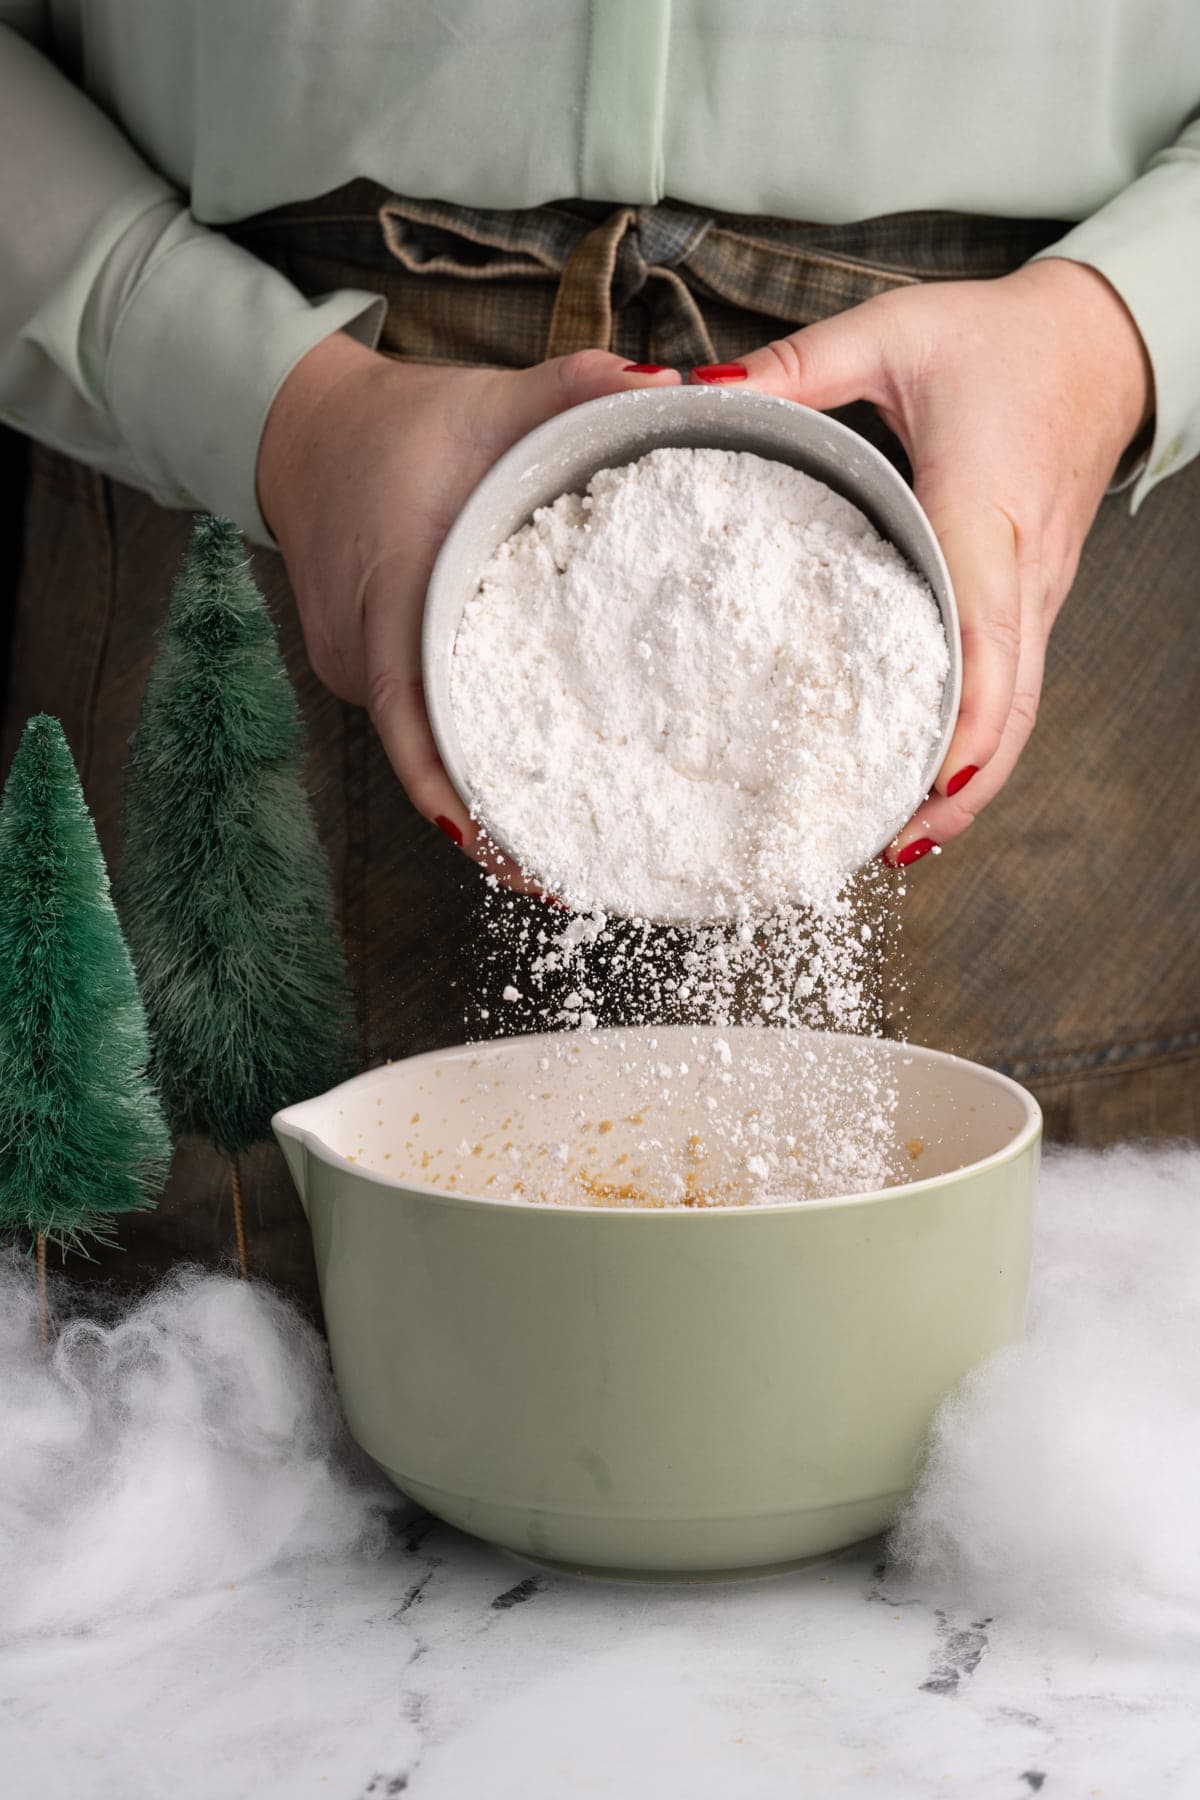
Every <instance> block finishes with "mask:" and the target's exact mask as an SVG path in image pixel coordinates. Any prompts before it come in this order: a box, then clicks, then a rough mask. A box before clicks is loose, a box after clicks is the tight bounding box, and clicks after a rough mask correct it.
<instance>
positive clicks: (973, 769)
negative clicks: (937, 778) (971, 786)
mask: <svg viewBox="0 0 1200 1800" xmlns="http://www.w3.org/2000/svg"><path fill="white" fill-rule="evenodd" d="M978 773H979V766H978V764H977V763H968V764H967V766H966V768H965V769H960V770H959V771H958V774H957V775H952V776H951V777H950V779H949V781H948V782H947V783H946V793H947V795H948V796H949V795H954V794H961V792H962V790H963V789H964V788H965V787H966V785H967V783H968V781H970V779H971V777H972V775H978Z"/></svg>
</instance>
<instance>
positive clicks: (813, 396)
mask: <svg viewBox="0 0 1200 1800" xmlns="http://www.w3.org/2000/svg"><path fill="white" fill-rule="evenodd" d="M884 344H885V339H884V332H883V329H882V322H881V320H880V317H879V313H878V311H877V310H876V309H875V308H874V307H873V305H872V303H871V302H870V301H869V300H868V301H864V302H863V303H862V305H861V306H852V307H850V308H848V310H847V311H846V312H843V313H835V315H834V316H833V318H831V319H821V320H819V321H818V323H817V324H815V325H806V326H804V328H803V329H802V330H800V331H793V332H792V333H791V335H790V336H789V337H785V338H777V339H776V341H775V342H774V343H773V344H764V345H763V347H762V349H761V350H752V351H751V352H750V354H749V356H743V357H742V359H741V363H742V367H743V368H744V369H745V371H746V380H747V385H748V386H749V387H752V388H755V389H757V391H758V392H759V393H761V394H778V395H779V396H780V398H781V399H783V400H798V401H800V403H801V404H802V405H804V406H811V407H814V408H815V409H816V411H818V412H828V411H830V409H831V408H833V407H835V406H849V405H850V403H851V401H853V400H872V401H875V402H876V403H877V404H879V403H881V402H882V400H883V397H884V390H885V371H884V360H883V359H884Z"/></svg>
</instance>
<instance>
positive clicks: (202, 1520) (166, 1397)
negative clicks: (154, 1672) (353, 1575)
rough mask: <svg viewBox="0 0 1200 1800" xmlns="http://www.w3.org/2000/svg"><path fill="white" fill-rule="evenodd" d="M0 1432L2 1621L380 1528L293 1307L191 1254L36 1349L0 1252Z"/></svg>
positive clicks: (42, 1623) (325, 1547) (391, 1501)
mask: <svg viewBox="0 0 1200 1800" xmlns="http://www.w3.org/2000/svg"><path fill="white" fill-rule="evenodd" d="M51 1295H52V1305H53V1306H54V1307H55V1308H56V1309H61V1308H62V1306H64V1305H65V1304H67V1298H66V1296H65V1294H64V1295H57V1294H56V1292H55V1289H54V1288H53V1287H52V1289H51ZM0 1444H2V1445H3V1451H2V1453H0V1636H3V1637H11V1636H15V1635H18V1634H23V1633H28V1632H39V1631H53V1630H63V1629H67V1630H98V1629H101V1628H102V1627H103V1626H104V1625H106V1624H107V1623H109V1622H110V1621H111V1620H112V1619H114V1618H116V1617H119V1616H120V1615H122V1614H128V1613H132V1612H140V1611H142V1610H144V1609H147V1608H150V1607H153V1606H155V1605H156V1604H158V1603H160V1602H162V1601H164V1600H167V1599H170V1598H172V1597H174V1596H177V1595H181V1594H185V1593H198V1592H200V1591H203V1590H207V1589H212V1588H216V1587H218V1586H222V1585H225V1584H228V1583H231V1582H237V1581H245V1580H246V1579H248V1578H249V1577H250V1576H252V1575H255V1574H258V1573H259V1572H261V1571H262V1570H264V1569H267V1568H269V1567H271V1566H272V1565H274V1564H276V1563H279V1562H283V1561H285V1560H288V1559H291V1558H295V1557H307V1556H321V1557H337V1556H342V1555H345V1554H347V1553H349V1552H351V1551H353V1550H355V1549H360V1550H363V1551H369V1550H372V1549H377V1548H380V1547H381V1546H382V1543H383V1541H384V1538H385V1536H386V1526H385V1524H384V1520H383V1510H382V1509H383V1508H385V1507H387V1506H389V1505H395V1504H396V1500H397V1497H396V1495H395V1494H394V1493H391V1491H390V1490H388V1489H386V1488H384V1487H383V1485H382V1484H381V1482H380V1479H379V1477H378V1476H377V1475H375V1474H374V1473H373V1472H372V1473H369V1474H368V1473H366V1472H365V1470H364V1467H363V1459H360V1458H357V1457H356V1456H355V1455H354V1454H353V1453H352V1452H351V1450H350V1448H349V1445H348V1441H347V1438H346V1433H345V1427H344V1425H343V1424H342V1421H341V1417H340V1414H339V1412H338V1408H337V1401H336V1399H335V1396H334V1392H333V1383H332V1380H331V1378H330V1375H329V1370H328V1363H327V1358H326V1351H325V1346H324V1344H323V1343H322V1341H321V1339H320V1338H319V1337H318V1335H317V1333H316V1332H315V1331H314V1330H313V1329H312V1327H311V1326H310V1325H308V1324H306V1323H305V1321H304V1320H302V1319H301V1318H300V1317H299V1315H298V1314H297V1313H296V1312H295V1311H294V1310H293V1309H292V1308H291V1307H290V1306H288V1305H287V1304H286V1303H285V1302H284V1301H283V1300H281V1299H280V1298H278V1297H277V1296H276V1295H274V1294H273V1293H271V1291H270V1290H269V1289H266V1288H264V1287H262V1286H260V1285H258V1284H257V1283H251V1282H244V1281H238V1280H234V1279H230V1278H229V1277H227V1276H221V1275H205V1274H200V1273H198V1272H195V1271H192V1272H189V1273H183V1274H180V1275H177V1276H176V1277H174V1278H173V1279H172V1280H171V1281H169V1282H168V1283H166V1284H165V1285H164V1286H163V1287H162V1288H160V1289H159V1290H158V1291H157V1293H155V1294H153V1295H151V1296H150V1297H149V1298H148V1299H146V1300H143V1301H141V1302H140V1303H138V1304H136V1305H135V1306H134V1307H133V1308H132V1309H131V1310H130V1311H128V1312H127V1313H126V1314H125V1315H124V1316H123V1317H121V1318H119V1319H117V1320H116V1321H115V1322H113V1323H109V1324H104V1323H100V1322H98V1321H97V1320H95V1319H89V1318H86V1317H76V1318H74V1319H72V1320H71V1321H70V1322H68V1323H66V1324H65V1325H63V1326H62V1327H61V1329H60V1330H59V1332H58V1334H57V1336H56V1337H55V1340H54V1343H53V1348H52V1350H51V1352H50V1354H49V1356H47V1355H46V1354H45V1353H44V1352H43V1351H42V1349H41V1347H40V1345H39V1342H38V1330H37V1309H36V1300H35V1296H34V1292H33V1284H32V1281H31V1280H30V1277H29V1272H28V1269H27V1268H25V1267H22V1266H15V1267H14V1266H13V1265H12V1264H8V1265H0Z"/></svg>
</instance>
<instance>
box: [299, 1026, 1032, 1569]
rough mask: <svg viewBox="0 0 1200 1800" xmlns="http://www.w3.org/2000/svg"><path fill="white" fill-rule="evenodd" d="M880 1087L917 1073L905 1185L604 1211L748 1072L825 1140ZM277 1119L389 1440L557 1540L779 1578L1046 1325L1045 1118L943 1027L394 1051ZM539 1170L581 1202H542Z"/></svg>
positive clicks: (484, 1516) (482, 1508)
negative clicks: (970, 1377)
mask: <svg viewBox="0 0 1200 1800" xmlns="http://www.w3.org/2000/svg"><path fill="white" fill-rule="evenodd" d="M647 1071H658V1072H659V1074H662V1075H663V1076H664V1078H663V1079H661V1080H660V1079H659V1078H658V1075H653V1076H651V1077H650V1078H648V1075H647ZM864 1079H866V1080H867V1081H868V1082H869V1083H870V1084H873V1085H874V1087H875V1088H876V1089H877V1090H880V1089H884V1088H891V1089H893V1090H894V1091H895V1093H896V1095H897V1100H896V1108H895V1123H894V1141H893V1143H892V1145H891V1148H890V1150H889V1157H890V1166H891V1169H892V1172H893V1173H892V1179H893V1180H894V1181H895V1182H896V1183H897V1184H896V1185H892V1186H887V1187H884V1188H882V1189H881V1190H878V1191H875V1192H871V1193H860V1194H853V1195H850V1196H847V1197H840V1198H836V1199H825V1200H810V1201H797V1202H788V1203H786V1204H775V1205H756V1204H740V1205H730V1206H722V1207H712V1208H705V1207H695V1206H673V1207H667V1208H663V1207H657V1208H656V1207H653V1206H641V1205H629V1204H625V1205H621V1204H616V1205H599V1204H597V1203H596V1198H597V1197H598V1196H608V1197H609V1198H610V1199H616V1200H618V1201H619V1200H620V1198H621V1197H622V1196H623V1195H627V1194H628V1192H629V1191H630V1190H631V1189H632V1190H633V1191H635V1192H638V1193H644V1194H645V1195H646V1196H649V1197H653V1196H656V1195H657V1196H661V1195H662V1194H663V1193H664V1192H666V1191H668V1189H667V1185H666V1184H667V1183H668V1182H669V1179H670V1172H671V1171H672V1170H675V1171H677V1170H678V1168H679V1166H680V1163H681V1160H683V1159H686V1154H687V1150H688V1146H689V1145H690V1144H692V1143H693V1142H694V1141H695V1138H696V1135H697V1134H699V1133H702V1132H703V1131H704V1130H705V1129H706V1122H707V1120H708V1119H709V1117H710V1109H709V1105H708V1104H707V1097H708V1096H709V1095H710V1094H711V1092H712V1089H713V1084H714V1083H715V1082H723V1083H725V1087H724V1088H723V1089H722V1090H721V1094H722V1105H723V1106H724V1107H726V1108H729V1107H736V1106H738V1105H740V1106H742V1107H743V1108H744V1109H746V1110H749V1111H753V1110H754V1108H753V1104H752V1103H753V1102H754V1099H755V1096H756V1094H757V1095H758V1096H759V1097H760V1098H761V1099H762V1100H763V1102H764V1103H765V1104H767V1105H768V1107H769V1109H770V1112H771V1116H772V1117H773V1118H774V1119H776V1120H779V1119H780V1118H783V1119H785V1120H786V1119H790V1120H791V1121H792V1122H793V1123H794V1125H795V1131H794V1133H793V1135H794V1137H795V1140H796V1143H797V1146H798V1148H797V1152H796V1154H797V1157H798V1159H799V1162H800V1163H803V1161H804V1159H805V1157H806V1155H807V1153H808V1150H809V1149H811V1151H812V1153H813V1155H814V1156H819V1154H820V1152H821V1146H822V1144H826V1143H835V1142H836V1141H837V1134H838V1133H839V1132H842V1133H844V1132H846V1131H848V1130H849V1131H853V1130H854V1128H855V1118H854V1109H855V1104H856V1102H855V1098H854V1096H855V1095H856V1094H860V1093H861V1092H862V1091H863V1082H864ZM274 1127H275V1132H276V1135H277V1136H278V1138H279V1141H280V1143H281V1145H282V1147H283V1150H284V1154H285V1155H286V1157H287V1160H288V1164H289V1167H290V1168H291V1171H292V1174H293V1176H294V1178H295V1181H296V1185H297V1187H298V1189H299V1191H300V1195H301V1198H302V1200H303V1202H304V1206H305V1209H306V1211H307V1213H308V1217H309V1220H310V1222H311V1225H312V1232H313V1241H314V1245H315V1249H316V1259H317V1269H318V1272H319V1276H320V1282H321V1293H322V1297H323V1301H324V1307H325V1317H326V1323H327V1326H328V1331H329V1342H330V1349H331V1353H332V1358H333V1367H334V1372H335V1375H336V1379H337V1384H338V1389H339V1392H340V1394H341V1398H342V1402H343V1405H344V1408H345V1412H346V1416H347V1419H348V1421H349V1424H350V1429H351V1431H352V1432H353V1434H354V1436H355V1438H356V1439H357V1440H358V1442H359V1443H360V1444H361V1445H362V1446H363V1448H364V1449H365V1450H367V1451H368V1452H369V1454H370V1455H371V1456H372V1457H373V1458H374V1459H375V1460H376V1461H377V1462H378V1463H379V1464H380V1466H381V1467H382V1468H383V1469H384V1470H385V1471H386V1473H387V1474H388V1475H389V1476H390V1477H391V1479H392V1480H393V1481H394V1482H395V1483H396V1485H397V1486H398V1487H399V1488H401V1489H402V1490H403V1491H404V1492H405V1493H406V1494H408V1495H410V1496H411V1497H412V1498H413V1499H414V1500H416V1501H418V1502H419V1503H420V1504H422V1505H423V1506H425V1507H427V1508H428V1509H429V1510H430V1511H431V1512H434V1513H437V1514H439V1515H440V1516H441V1517H442V1518H443V1519H446V1520H448V1521H449V1522H450V1523H451V1524H453V1525H457V1526H460V1527H461V1528H462V1529H463V1530H465V1531H469V1532H474V1533H475V1534H476V1535H477V1536H479V1537H482V1538H487V1539H489V1540H491V1541H492V1542H494V1543H497V1544H502V1545H506V1546H507V1547H508V1548H510V1549H512V1550H515V1551H518V1552H520V1553H521V1554H523V1555H525V1556H529V1557H533V1558H535V1559H538V1560H542V1561H547V1562H552V1563H555V1564H562V1565H568V1566H570V1567H572V1568H581V1569H590V1570H594V1571H608V1572H622V1573H635V1572H636V1573H642V1574H658V1575H679V1574H684V1573H687V1574H700V1573H714V1572H717V1571H734V1570H738V1571H752V1570H756V1569H764V1568H768V1567H775V1566H778V1565H780V1564H786V1563H789V1562H793V1561H797V1560H799V1559H803V1558H806V1557H810V1556H814V1555H818V1554H821V1553H824V1552H827V1551H829V1550H832V1549H834V1548H836V1547H838V1546H840V1545H844V1544H848V1543H851V1542H854V1541H855V1540H857V1539H860V1538H863V1537H867V1536H870V1535H871V1534H873V1533H875V1532H878V1531H880V1530H882V1529H884V1528H885V1527H886V1526H887V1525H888V1524H889V1523H890V1522H891V1521H892V1519H893V1518H894V1516H895V1514H896V1512H897V1509H898V1508H899V1506H900V1504H901V1502H902V1501H903V1500H904V1498H905V1496H906V1495H907V1494H908V1492H909V1491H910V1489H911V1487H912V1484H913V1482H914V1479H915V1477H916V1474H917V1472H918V1468H919V1463H920V1457H921V1452H922V1446H923V1442H924V1439H925V1435H926V1432H927V1429H928V1426H929V1423H930V1420H931V1418H932V1415H933V1413H934V1411H935V1409H936V1408H937V1406H938V1404H939V1402H940V1401H941V1400H942V1399H943V1398H944V1397H945V1396H946V1394H948V1393H949V1392H950V1390H951V1389H952V1388H953V1387H955V1385H956V1384H957V1383H958V1382H959V1380H960V1379H961V1378H962V1377H963V1376H964V1375H965V1374H966V1373H967V1371H968V1370H969V1369H971V1368H972V1367H974V1365H975V1364H977V1363H978V1362H979V1361H980V1360H981V1359H982V1358H983V1357H985V1356H987V1355H988V1354H989V1352H991V1351H993V1350H995V1349H996V1348H997V1347H998V1346H999V1345H1001V1344H1004V1343H1006V1342H1007V1341H1009V1340H1010V1339H1012V1338H1013V1337H1015V1336H1017V1335H1018V1334H1019V1333H1020V1331H1021V1329H1022V1323H1023V1318H1024V1310H1025V1297H1026V1286H1027V1280H1028V1270H1029V1258H1030V1242H1031V1231H1032V1218H1033V1206H1034V1194H1035V1187H1036V1180H1037V1164H1038V1147H1039V1139H1040V1135H1041V1116H1040V1113H1039V1110H1038V1107H1037V1104H1036V1102H1035V1101H1034V1100H1033V1099H1032V1098H1031V1096H1030V1095H1029V1094H1027V1093H1026V1092H1025V1091H1024V1090H1023V1089H1022V1088H1020V1087H1018V1086H1017V1085H1016V1084H1015V1083H1014V1082H1012V1081H1009V1080H1007V1079H1006V1078H1005V1077H1004V1076H1001V1075H997V1074H994V1073H993V1072H991V1071H990V1070H987V1069H983V1068H980V1067H978V1066H976V1065H975V1064H972V1063H968V1062H964V1061H961V1060H960V1059H958V1058H956V1057H953V1056H947V1055H944V1054H942V1053H940V1052H938V1051H934V1050H924V1049H917V1048H914V1047H912V1046H907V1045H902V1044H895V1043H888V1042H881V1041H875V1040H866V1039H858V1038H845V1037H841V1036H840V1035H838V1034H836V1033H817V1034H808V1033H802V1032H798V1033H785V1032H782V1031H769V1030H765V1029H761V1028H755V1027H743V1028H739V1029H737V1030H725V1031H718V1030H714V1029H711V1028H698V1027H686V1026H679V1027H671V1028H669V1029H655V1030H649V1029H639V1030H631V1031H601V1032H596V1033H593V1034H591V1035H590V1036H584V1035H582V1034H579V1035H576V1034H570V1035H563V1034H556V1035H553V1036H528V1037H520V1038H509V1039H502V1040H500V1041H498V1042H494V1043H489V1044H484V1045H476V1046H473V1047H468V1048H461V1049H453V1050H446V1051H438V1052H435V1053H433V1054H431V1055H428V1056H417V1057H412V1058H410V1059H409V1060H407V1061H404V1062H397V1063H393V1064H390V1065H389V1066H387V1067H386V1068H382V1069H374V1070H372V1071H370V1072H369V1073H367V1074H365V1075H360V1076H358V1077H356V1078H355V1079H354V1080H353V1081H348V1082H346V1083H344V1084H343V1085H342V1086H341V1087H338V1088H334V1089H333V1090H332V1091H331V1092H330V1093H328V1094H324V1095H322V1096H321V1097H320V1098H318V1099H314V1100H308V1101H305V1102H303V1103H302V1104H301V1105H298V1106H293V1107H288V1108H287V1109H286V1110H285V1111H283V1112H281V1113H279V1114H278V1115H277V1116H276V1118H275V1121H274ZM718 1161H719V1152H718ZM736 1173H737V1171H736V1169H734V1168H733V1166H732V1164H730V1166H729V1167H726V1168H724V1169H722V1168H719V1167H717V1166H716V1165H713V1166H711V1167H710V1166H707V1165H706V1169H705V1182H706V1183H707V1182H709V1181H710V1180H713V1181H716V1182H717V1183H718V1184H719V1183H720V1182H721V1181H726V1182H728V1181H729V1180H732V1179H733V1178H734V1177H735V1176H736ZM914 1177H915V1178H914ZM517 1179H521V1180H523V1181H524V1182H525V1183H526V1184H527V1191H528V1192H530V1193H532V1192H535V1191H537V1189H538V1186H539V1183H541V1184H542V1185H545V1184H547V1183H549V1184H551V1185H556V1187H557V1190H558V1191H559V1192H560V1193H563V1194H567V1195H568V1196H570V1195H572V1194H574V1195H575V1196H576V1197H575V1199H574V1200H573V1201H572V1200H570V1199H568V1200H565V1201H563V1200H560V1201H559V1202H558V1203H556V1204H548V1203H540V1204H539V1203H531V1202H530V1201H529V1200H525V1199H521V1198H512V1197H511V1191H512V1183H513V1182H514V1180H517ZM505 1190H507V1191H508V1193H509V1195H510V1197H508V1198H496V1197H493V1196H494V1195H495V1194H497V1193H503V1192H504V1191H505Z"/></svg>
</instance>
